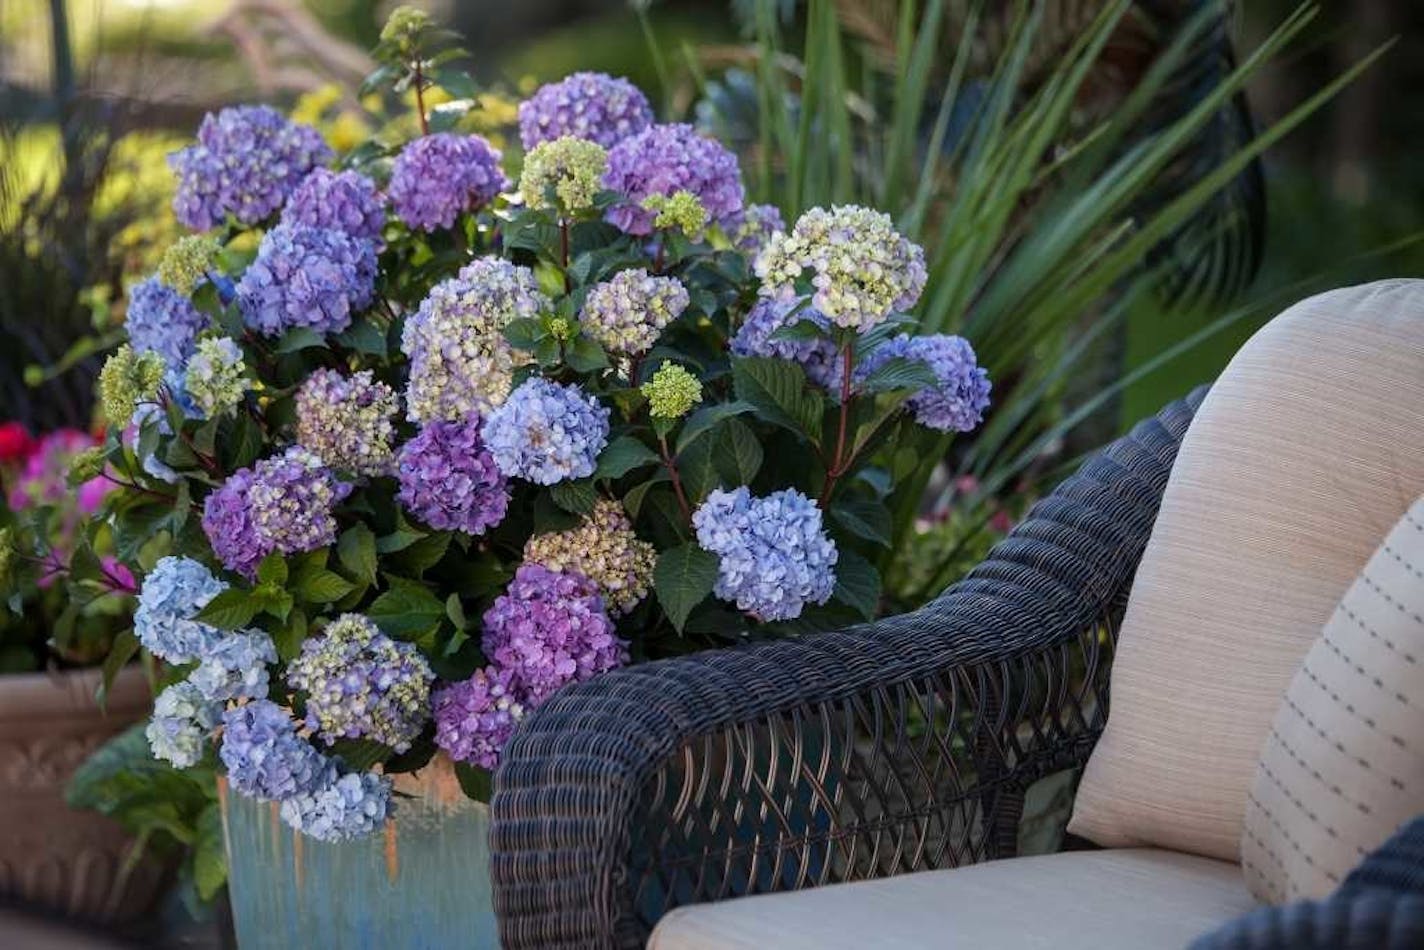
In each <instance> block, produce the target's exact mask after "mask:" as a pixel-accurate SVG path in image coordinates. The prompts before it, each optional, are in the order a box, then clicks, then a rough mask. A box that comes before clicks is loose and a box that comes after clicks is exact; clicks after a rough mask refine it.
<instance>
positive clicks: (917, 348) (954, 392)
mask: <svg viewBox="0 0 1424 950" xmlns="http://www.w3.org/2000/svg"><path fill="white" fill-rule="evenodd" d="M896 357H903V358H905V359H909V360H920V361H921V362H923V363H924V364H925V365H926V366H928V367H929V368H930V369H931V370H932V371H933V372H934V375H935V380H936V382H935V384H934V385H933V386H929V387H927V388H925V389H922V390H920V391H919V392H918V393H916V394H915V395H913V396H911V397H910V399H909V400H908V401H907V402H906V405H907V406H908V407H909V409H910V411H911V412H913V413H914V414H915V421H917V422H918V423H919V424H920V425H922V426H925V427H926V428H930V429H937V430H939V431H940V432H970V431H972V430H973V429H974V428H975V427H976V426H978V425H979V423H980V422H982V421H983V419H984V410H985V409H987V408H989V390H990V383H989V373H988V371H987V370H985V369H984V368H983V367H981V366H980V365H979V364H978V362H977V361H976V359H975V357H974V348H973V347H972V346H970V345H969V341H968V340H966V339H964V338H963V337H959V336H950V335H947V334H943V333H938V334H934V335H933V336H908V335H906V334H904V333H902V334H900V335H899V336H897V337H895V338H894V339H892V340H888V341H886V342H885V343H884V344H882V345H881V346H879V347H877V348H876V349H875V350H874V351H872V352H871V354H870V356H869V357H867V358H866V360H865V361H864V362H863V363H862V364H861V365H860V366H859V367H857V369H856V376H857V377H858V378H860V379H864V378H865V377H866V376H869V375H870V374H871V373H873V372H875V370H876V369H878V368H879V367H881V366H883V365H884V364H885V363H886V362H888V361H889V360H892V359H894V358H896Z"/></svg>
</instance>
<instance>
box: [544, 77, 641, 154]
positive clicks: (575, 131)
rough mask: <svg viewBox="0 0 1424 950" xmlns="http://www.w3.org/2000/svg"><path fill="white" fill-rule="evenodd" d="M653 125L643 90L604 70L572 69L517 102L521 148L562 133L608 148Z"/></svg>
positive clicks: (557, 136)
mask: <svg viewBox="0 0 1424 950" xmlns="http://www.w3.org/2000/svg"><path fill="white" fill-rule="evenodd" d="M652 124H653V109H652V106H650V105H648V98H647V96H645V95H643V93H642V90H640V89H639V88H638V87H637V86H635V85H633V84H632V83H630V82H629V81H628V80H626V79H615V78H614V77H612V76H609V75H607V74H605V73H573V74H572V75H570V76H566V77H565V78H564V79H562V80H560V81H559V82H553V83H549V84H547V85H544V86H540V87H539V90H538V91H537V92H535V93H534V95H532V96H530V97H529V98H528V99H526V100H525V101H524V102H522V103H520V104H519V140H520V142H521V143H523V145H524V148H525V149H526V150H531V149H533V148H534V147H535V146H537V145H538V144H539V143H541V142H548V141H552V140H554V139H558V138H563V137H565V136H572V137H574V138H580V139H587V140H588V141H590V142H596V143H598V144H599V145H601V146H603V147H604V148H612V147H613V146H614V145H616V144H617V143H619V142H621V141H622V140H624V139H626V138H628V137H630V136H633V135H637V134H638V133H639V132H642V131H643V130H644V129H646V128H648V126H650V125H652Z"/></svg>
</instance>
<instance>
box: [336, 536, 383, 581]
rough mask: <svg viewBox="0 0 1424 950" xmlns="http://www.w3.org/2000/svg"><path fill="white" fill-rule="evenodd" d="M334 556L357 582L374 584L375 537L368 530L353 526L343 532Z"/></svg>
mask: <svg viewBox="0 0 1424 950" xmlns="http://www.w3.org/2000/svg"><path fill="white" fill-rule="evenodd" d="M336 556H337V558H338V559H339V560H340V561H341V563H342V565H344V566H345V567H346V569H347V570H348V571H350V572H351V574H352V575H353V576H354V577H355V578H356V579H357V580H358V581H362V582H364V583H366V584H368V585H370V584H375V583H376V535H375V534H374V533H373V532H372V531H371V529H370V528H368V527H366V526H365V525H364V524H355V525H352V526H351V527H349V528H347V529H346V530H345V531H343V532H342V534H341V537H340V539H338V540H337V542H336Z"/></svg>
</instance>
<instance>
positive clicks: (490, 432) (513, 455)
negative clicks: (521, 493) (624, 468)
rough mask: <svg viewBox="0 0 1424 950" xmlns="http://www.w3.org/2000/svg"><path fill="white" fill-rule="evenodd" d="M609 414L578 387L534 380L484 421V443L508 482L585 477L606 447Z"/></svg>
mask: <svg viewBox="0 0 1424 950" xmlns="http://www.w3.org/2000/svg"><path fill="white" fill-rule="evenodd" d="M608 415H609V412H608V409H607V407H605V406H601V405H599V403H598V400H597V399H595V398H593V397H592V396H589V395H586V394H585V393H584V391H583V390H582V389H580V388H579V387H578V386H572V385H570V386H564V385H560V384H559V383H555V382H551V381H549V380H547V379H544V378H543V377H540V376H534V377H531V378H530V379H527V380H525V381H524V383H522V384H521V385H520V387H519V388H518V389H516V390H515V391H514V392H512V393H510V394H509V399H507V400H506V401H505V403H504V405H502V406H500V407H499V408H498V409H496V410H495V411H494V412H492V413H491V414H490V417H489V418H488V419H487V420H486V421H485V428H484V438H485V445H486V446H488V448H489V452H490V455H492V456H493V457H494V463H495V465H497V466H499V470H500V471H501V472H503V473H504V474H505V475H506V476H507V477H509V478H523V479H525V480H526V481H531V482H534V483H535V484H536V485H552V484H554V483H555V482H561V481H563V480H564V479H568V478H584V477H586V476H588V475H592V474H593V470H594V468H595V467H596V466H597V461H598V453H600V452H602V451H603V447H604V446H605V445H607V444H608Z"/></svg>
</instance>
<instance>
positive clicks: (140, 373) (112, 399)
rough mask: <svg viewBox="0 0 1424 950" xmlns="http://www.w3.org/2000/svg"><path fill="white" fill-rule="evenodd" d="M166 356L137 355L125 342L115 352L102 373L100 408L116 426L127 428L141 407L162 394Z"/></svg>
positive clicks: (105, 364)
mask: <svg viewBox="0 0 1424 950" xmlns="http://www.w3.org/2000/svg"><path fill="white" fill-rule="evenodd" d="M163 370H164V366H163V357H161V356H159V355H158V354H157V353H135V352H134V350H133V347H132V346H130V345H129V344H127V343H125V344H124V345H123V346H121V347H119V348H118V349H117V350H115V351H114V352H113V355H111V356H110V357H109V359H108V360H107V361H106V362H105V363H104V368H103V369H102V370H100V372H99V405H100V407H101V408H102V409H103V410H104V417H105V418H106V419H108V420H109V421H110V422H111V423H113V424H114V425H125V424H127V423H128V421H129V419H130V417H132V416H133V414H134V410H135V409H136V408H138V404H139V403H141V402H146V401H148V400H151V399H153V398H154V397H155V396H157V395H158V387H159V386H160V385H161V384H162V383H163Z"/></svg>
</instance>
